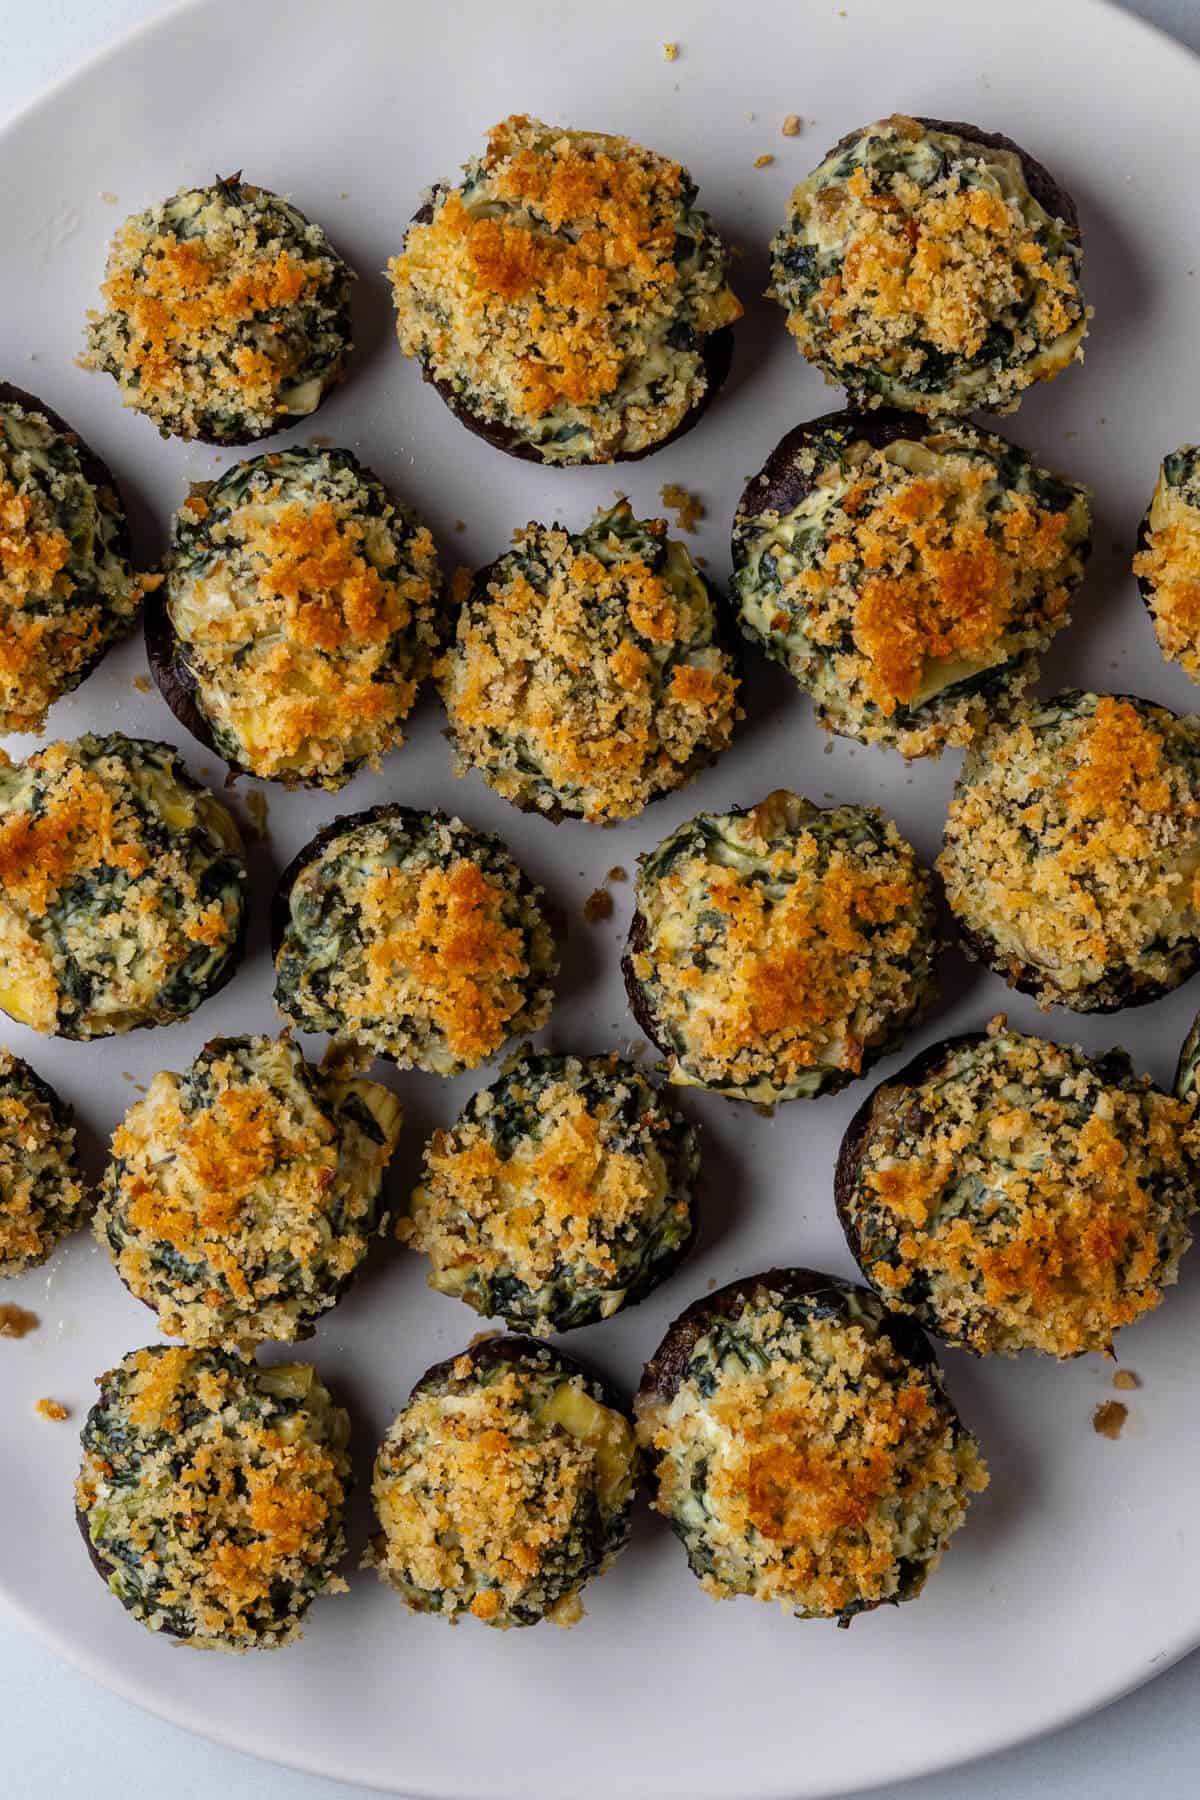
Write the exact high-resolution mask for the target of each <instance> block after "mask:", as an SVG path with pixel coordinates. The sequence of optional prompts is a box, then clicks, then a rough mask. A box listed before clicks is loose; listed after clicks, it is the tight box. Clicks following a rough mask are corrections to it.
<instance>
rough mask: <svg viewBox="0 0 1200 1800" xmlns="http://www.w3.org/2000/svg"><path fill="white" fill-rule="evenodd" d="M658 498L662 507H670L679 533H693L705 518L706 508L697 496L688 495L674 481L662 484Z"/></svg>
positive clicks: (687, 491)
mask: <svg viewBox="0 0 1200 1800" xmlns="http://www.w3.org/2000/svg"><path fill="white" fill-rule="evenodd" d="M659 497H660V498H661V500H662V503H663V505H664V506H667V507H670V509H671V511H672V512H673V513H674V514H675V523H676V525H677V526H678V527H679V529H680V531H691V532H694V531H695V529H696V526H697V525H698V524H699V522H700V520H701V519H703V518H705V517H706V516H707V513H708V508H707V507H706V506H705V504H704V502H703V500H701V498H700V496H699V494H693V493H690V492H689V490H688V489H687V488H685V487H680V485H679V483H678V482H676V481H668V482H664V484H663V486H662V487H661V488H660V489H659Z"/></svg>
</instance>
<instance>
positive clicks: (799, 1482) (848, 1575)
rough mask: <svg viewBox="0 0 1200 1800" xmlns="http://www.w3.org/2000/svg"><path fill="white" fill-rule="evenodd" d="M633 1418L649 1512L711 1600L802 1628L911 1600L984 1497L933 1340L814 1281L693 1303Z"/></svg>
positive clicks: (853, 1293)
mask: <svg viewBox="0 0 1200 1800" xmlns="http://www.w3.org/2000/svg"><path fill="white" fill-rule="evenodd" d="M634 1409H635V1412H636V1415H637V1431H638V1441H639V1443H640V1444H641V1445H642V1448H643V1450H644V1452H645V1453H646V1455H647V1457H648V1458H649V1460H650V1463H651V1470H652V1480H653V1484H654V1498H653V1501H652V1504H653V1505H654V1507H655V1508H656V1510H657V1511H658V1512H660V1513H662V1514H663V1515H664V1517H665V1518H667V1519H668V1520H669V1521H670V1524H671V1528H672V1530H673V1531H674V1532H675V1534H676V1536H677V1537H678V1538H679V1539H680V1541H681V1542H682V1544H683V1546H684V1549H685V1550H686V1552H687V1558H688V1563H689V1565H690V1567H691V1570H692V1573H693V1574H694V1575H696V1576H697V1577H698V1578H699V1580H700V1581H701V1582H702V1584H703V1586H704V1588H705V1589H706V1591H707V1592H708V1593H709V1594H711V1595H712V1596H713V1598H714V1599H718V1600H725V1599H730V1598H732V1597H734V1596H736V1595H739V1594H744V1595H748V1596H750V1598H752V1599H755V1600H766V1601H773V1602H775V1603H777V1604H778V1605H779V1606H780V1607H782V1608H783V1610H784V1611H785V1612H790V1613H792V1614H794V1615H795V1616H797V1617H799V1618H805V1619H814V1618H817V1619H836V1620H837V1621H838V1623H839V1625H848V1624H849V1623H850V1621H851V1619H853V1618H854V1617H855V1616H856V1614H858V1613H862V1612H870V1611H872V1610H873V1609H874V1608H875V1607H877V1606H882V1605H884V1604H885V1603H888V1604H893V1605H894V1604H896V1603H898V1602H900V1601H902V1600H912V1599H915V1597H916V1596H917V1595H918V1594H919V1593H920V1592H921V1589H922V1588H923V1587H924V1585H925V1582H926V1580H927V1578H928V1577H929V1575H930V1574H931V1573H932V1571H933V1570H934V1569H935V1568H936V1567H937V1565H938V1563H939V1562H940V1560H941V1557H942V1554H943V1552H944V1550H945V1548H946V1546H947V1544H948V1543H949V1540H950V1538H951V1537H952V1536H953V1534H954V1533H955V1532H956V1531H957V1530H958V1528H959V1526H960V1525H961V1524H962V1523H963V1521H964V1519H965V1517H966V1513H967V1507H968V1505H969V1503H970V1499H971V1496H972V1495H973V1494H977V1493H979V1492H980V1491H981V1490H982V1489H983V1488H984V1487H986V1485H987V1473H986V1470H985V1467H984V1463H983V1459H982V1457H981V1456H980V1453H979V1446H978V1445H977V1443H976V1441H975V1439H974V1437H973V1436H972V1435H971V1433H970V1432H969V1431H968V1430H967V1429H966V1428H965V1427H964V1425H963V1424H962V1422H961V1420H960V1419H959V1417H958V1414H957V1413H956V1411H955V1409H954V1406H953V1405H952V1403H951V1401H950V1399H949V1396H948V1395H947V1393H946V1390H945V1387H944V1385H943V1381H942V1375H941V1371H940V1369H939V1368H938V1366H937V1362H936V1361H935V1359H934V1356H933V1352H932V1351H931V1349H930V1347H929V1344H928V1342H927V1340H926V1338H925V1337H924V1335H923V1333H922V1332H921V1331H920V1330H919V1329H918V1328H917V1327H916V1326H915V1325H914V1324H913V1323H912V1321H911V1320H908V1319H903V1318H900V1317H898V1316H896V1315H895V1314H889V1313H888V1312H886V1311H885V1309H884V1308H883V1307H882V1306H881V1305H880V1303H879V1301H878V1300H877V1299H876V1298H875V1296H874V1295H873V1294H870V1293H868V1292H867V1291H866V1289H865V1288H860V1287H855V1286H853V1285H852V1284H850V1283H848V1282H844V1281H838V1280H835V1279H834V1277H833V1276H830V1275H818V1274H814V1273H813V1271H812V1270H810V1269H772V1270H769V1271H768V1272H767V1273H766V1274H763V1275H753V1276H749V1277H747V1278H746V1279H744V1280H741V1281H735V1282H732V1283H731V1284H730V1285H729V1286H728V1287H724V1288H720V1289H718V1290H717V1292H716V1293H715V1294H708V1295H706V1296H704V1297H703V1298H702V1299H700V1300H697V1301H694V1302H693V1304H692V1305H691V1306H689V1307H688V1308H687V1311H686V1312H684V1313H681V1314H680V1316H679V1318H678V1319H676V1321H675V1323H674V1324H673V1325H672V1326H671V1328H670V1330H669V1331H668V1332H667V1335H666V1337H665V1338H664V1339H663V1341H662V1343H661V1344H660V1345H659V1347H658V1349H657V1351H656V1352H655V1354H654V1355H653V1356H652V1357H651V1359H650V1361H649V1363H648V1364H647V1365H646V1370H645V1373H644V1375H643V1377H642V1383H641V1386H640V1388H639V1389H638V1393H637V1397H636V1400H635V1402H634Z"/></svg>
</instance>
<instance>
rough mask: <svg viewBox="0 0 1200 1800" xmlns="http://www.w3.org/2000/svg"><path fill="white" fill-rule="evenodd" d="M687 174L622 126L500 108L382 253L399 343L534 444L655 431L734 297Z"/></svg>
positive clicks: (643, 442)
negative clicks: (459, 168)
mask: <svg viewBox="0 0 1200 1800" xmlns="http://www.w3.org/2000/svg"><path fill="white" fill-rule="evenodd" d="M695 191H696V190H695V187H694V185H693V183H692V182H691V180H690V178H689V177H688V175H687V173H686V171H685V170H684V169H682V168H681V167H680V166H679V164H678V163H675V162H671V161H670V160H669V159H668V158H667V157H663V156H658V155H656V154H655V153H654V152H653V151H650V150H643V149H642V148H641V147H640V146H638V145H636V144H632V143H630V142H629V141H628V139H626V138H620V137H612V136H606V135H605V134H603V133H599V132H579V131H564V130H560V129H559V128H558V127H556V126H551V125H544V124H542V123H541V122H540V121H539V120H537V119H530V118H527V117H525V116H524V115H521V114H517V115H514V116H513V117H511V118H509V119H505V120H504V121H503V122H502V123H501V124H499V125H497V126H496V127H495V128H494V129H493V131H492V133H491V135H490V137H489V139H488V147H487V150H486V152H485V154H484V156H483V158H482V159H480V160H476V161H474V162H471V163H469V164H468V165H467V167H466V172H465V180H464V181H463V182H462V184H461V185H460V186H458V187H456V188H451V187H445V186H442V187H438V188H435V189H434V191H433V194H432V196H431V198H430V201H429V203H428V210H429V212H430V214H431V216H430V217H429V218H428V219H426V218H424V217H423V216H419V217H418V220H417V222H415V223H414V224H413V225H411V226H410V227H409V230H408V234H407V236H406V238H405V243H404V250H403V252H402V254H401V255H400V256H398V257H394V258H393V259H392V261H391V263H390V264H389V273H390V275H391V278H392V285H393V291H394V298H395V302H396V316H397V324H396V329H397V333H398V336H399V339H400V347H401V349H402V350H403V351H404V353H405V355H406V356H415V357H419V358H420V360H421V362H422V363H423V365H424V366H425V368H426V369H427V370H428V372H429V373H430V374H432V375H433V376H434V377H435V379H437V380H438V381H440V382H444V383H446V384H448V385H449V387H450V388H452V390H453V391H454V393H455V395H456V396H457V397H458V398H459V399H460V400H461V401H462V403H463V404H464V405H466V406H467V407H469V409H470V411H471V412H472V413H473V414H474V415H475V416H477V417H479V418H482V419H485V420H488V421H491V422H494V423H497V424H500V425H503V426H505V427H507V428H508V429H510V430H512V431H513V432H515V433H516V435H517V437H518V439H519V440H520V441H521V442H523V443H525V444H529V445H532V446H535V447H536V448H537V449H538V451H539V453H540V455H541V456H542V458H543V459H544V460H546V461H580V460H587V461H593V462H608V461H611V460H612V458H613V457H614V456H618V455H630V454H632V453H635V452H637V451H639V450H643V449H647V448H649V447H650V446H651V445H653V444H656V443H659V442H660V441H661V440H662V439H663V438H665V437H667V436H669V435H670V433H671V432H672V431H674V430H675V428H676V427H677V426H679V425H680V424H682V422H683V421H684V419H685V418H686V417H687V415H688V413H689V412H691V411H692V409H693V408H694V407H696V406H697V405H698V404H699V403H700V401H701V400H702V399H703V397H704V394H705V392H706V389H707V386H708V376H707V373H706V369H705V364H704V358H703V354H702V344H701V340H702V339H703V338H704V337H705V336H706V335H708V334H709V333H711V332H714V331H717V330H720V329H721V328H722V327H723V326H726V325H730V324H732V323H733V321H734V320H735V319H737V318H738V317H740V315H741V310H742V309H741V306H740V304H739V303H738V301H737V300H736V299H735V297H734V295H733V294H732V293H731V291H730V289H729V288H728V286H727V285H726V274H727V267H728V256H727V252H726V251H725V248H724V246H723V245H722V244H721V242H720V239H719V238H718V237H717V235H716V231H715V229H714V227H713V225H712V223H711V221H710V220H709V219H708V217H707V215H705V214H704V213H702V212H699V211H698V210H697V209H696V208H695V206H694V204H693V202H694V199H695Z"/></svg>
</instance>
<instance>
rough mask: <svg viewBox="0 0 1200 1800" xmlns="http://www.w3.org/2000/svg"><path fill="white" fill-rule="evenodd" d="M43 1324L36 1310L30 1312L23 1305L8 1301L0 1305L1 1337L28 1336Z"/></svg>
mask: <svg viewBox="0 0 1200 1800" xmlns="http://www.w3.org/2000/svg"><path fill="white" fill-rule="evenodd" d="M40 1324H41V1320H40V1319H39V1318H38V1316H37V1314H36V1313H35V1312H28V1311H27V1310H26V1309H25V1307H23V1306H14V1305H12V1304H11V1303H10V1302H8V1301H6V1302H5V1303H4V1305H3V1306H0V1338H23V1337H28V1336H29V1333H30V1332H31V1331H36V1330H37V1328H38V1326H39V1325H40Z"/></svg>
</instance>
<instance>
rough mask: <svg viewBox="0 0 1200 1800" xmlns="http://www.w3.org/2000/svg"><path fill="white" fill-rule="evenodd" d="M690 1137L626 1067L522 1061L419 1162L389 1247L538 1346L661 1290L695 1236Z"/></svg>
mask: <svg viewBox="0 0 1200 1800" xmlns="http://www.w3.org/2000/svg"><path fill="white" fill-rule="evenodd" d="M699 1166H700V1145H699V1138H698V1134H697V1132H696V1130H695V1127H694V1126H692V1125H690V1124H689V1123H688V1121H687V1120H686V1119H684V1118H683V1117H682V1115H681V1114H680V1113H679V1112H678V1111H676V1109H675V1108H674V1107H673V1106H672V1105H670V1103H669V1101H668V1098H667V1096H665V1095H662V1094H660V1093H659V1092H658V1091H657V1090H656V1089H655V1087H654V1086H653V1084H652V1083H651V1082H649V1081H648V1080H647V1079H646V1077H645V1075H643V1074H642V1073H641V1071H640V1070H639V1069H637V1068H635V1067H634V1066H633V1064H632V1063H628V1062H623V1061H622V1060H621V1059H620V1058H619V1057H617V1056H592V1057H579V1056H555V1055H552V1054H551V1053H549V1052H548V1051H538V1050H534V1049H533V1048H532V1046H531V1045H528V1044H527V1045H525V1046H524V1048H523V1049H522V1050H521V1051H519V1052H518V1054H517V1055H516V1056H515V1057H514V1058H513V1059H512V1061H511V1062H510V1063H509V1064H508V1065H507V1066H506V1067H505V1070H504V1072H503V1074H502V1075H501V1077H500V1079H499V1081H497V1082H495V1083H494V1085H493V1086H492V1087H490V1088H484V1089H483V1090H481V1092H479V1093H477V1094H475V1095H474V1096H473V1098H472V1099H471V1100H470V1101H468V1103H467V1106H466V1109H465V1111H464V1112H463V1114H462V1116H461V1117H460V1118H459V1119H458V1120H457V1121H456V1123H455V1124H454V1125H452V1126H451V1128H450V1130H449V1131H436V1132H435V1133H434V1134H433V1137H432V1138H431V1139H430V1141H429V1143H428V1145H427V1146H426V1149H425V1163H424V1168H423V1170H422V1175H421V1180H420V1182H419V1184H418V1185H417V1187H416V1188H415V1189H414V1191H413V1194H412V1196H411V1198H410V1200H409V1204H408V1212H407V1215H406V1216H405V1217H404V1218H402V1219H400V1220H399V1222H398V1224H397V1226H396V1235H397V1237H399V1238H400V1239H401V1241H402V1242H403V1243H406V1244H408V1245H409V1246H410V1247H411V1248H412V1249H414V1250H420V1251H422V1252H424V1254H425V1255H426V1256H428V1257H429V1259H430V1262H431V1264H432V1269H431V1272H430V1275H429V1285H430V1287H433V1288H436V1289H437V1290H438V1292H439V1293H443V1294H452V1295H456V1296H457V1297H458V1298H459V1299H460V1300H465V1301H466V1302H467V1305H468V1306H473V1307H474V1308H475V1311H476V1312H478V1313H482V1314H483V1315H484V1317H485V1318H491V1317H493V1316H498V1317H501V1318H503V1319H504V1321H505V1322H506V1324H508V1325H510V1326H512V1328H513V1329H514V1330H520V1329H524V1330H527V1331H532V1332H534V1333H535V1334H536V1335H538V1336H539V1337H548V1336H549V1334H550V1333H551V1332H552V1331H569V1330H570V1329H572V1327H574V1326H576V1325H590V1324H592V1323H593V1322H594V1321H595V1320H597V1319H607V1318H611V1316H612V1315H613V1314H614V1313H615V1312H618V1311H619V1310H620V1309H621V1308H622V1307H624V1306H632V1305H634V1304H635V1302H637V1301H638V1300H641V1299H643V1298H644V1297H645V1296H646V1295H647V1294H648V1293H650V1291H651V1290H652V1289H653V1288H655V1287H657V1286H658V1285H659V1283H660V1282H662V1281H665V1280H666V1278H667V1276H668V1275H670V1274H671V1273H672V1272H673V1271H674V1269H675V1268H676V1267H677V1266H678V1264H679V1263H680V1261H681V1260H682V1258H683V1257H684V1256H685V1255H686V1253H687V1250H688V1247H689V1245H690V1244H691V1241H692V1237H693V1235H694V1232H695V1220H694V1217H693V1211H692V1196H693V1190H694V1187H695V1183H696V1177H697V1173H698V1170H699Z"/></svg>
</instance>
